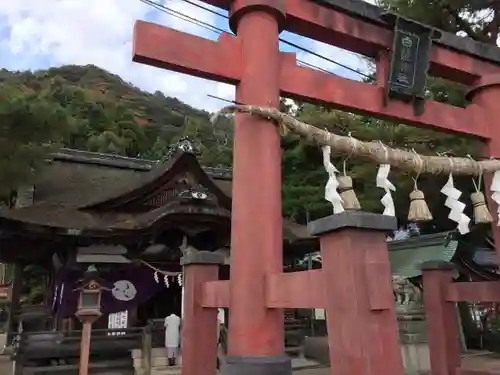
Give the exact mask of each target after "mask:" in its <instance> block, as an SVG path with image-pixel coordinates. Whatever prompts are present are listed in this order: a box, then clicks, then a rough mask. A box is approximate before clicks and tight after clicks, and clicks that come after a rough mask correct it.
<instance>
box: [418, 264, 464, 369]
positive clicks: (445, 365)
mask: <svg viewBox="0 0 500 375" xmlns="http://www.w3.org/2000/svg"><path fill="white" fill-rule="evenodd" d="M454 269H455V266H454V264H453V263H449V262H442V261H429V262H425V263H424V264H423V265H422V280H423V289H424V293H423V295H424V308H425V313H426V317H427V329H428V337H429V353H430V362H431V373H432V375H455V374H456V370H457V368H458V367H460V363H461V358H460V332H459V325H458V317H457V310H456V306H455V303H454V302H453V301H447V300H446V296H447V292H448V289H449V286H450V285H451V283H452V281H453V270H454Z"/></svg>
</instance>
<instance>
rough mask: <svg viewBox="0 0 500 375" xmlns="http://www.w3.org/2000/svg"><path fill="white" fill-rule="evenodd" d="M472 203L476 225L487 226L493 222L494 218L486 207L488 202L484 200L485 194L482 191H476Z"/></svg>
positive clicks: (472, 196) (471, 196)
mask: <svg viewBox="0 0 500 375" xmlns="http://www.w3.org/2000/svg"><path fill="white" fill-rule="evenodd" d="M470 199H471V201H472V206H473V207H474V223H475V224H487V223H492V222H493V217H492V216H491V214H490V211H489V210H488V207H487V206H486V201H485V199H484V194H483V193H482V192H480V191H476V192H474V193H472V194H471V195H470Z"/></svg>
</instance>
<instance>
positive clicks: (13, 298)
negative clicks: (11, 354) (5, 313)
mask: <svg viewBox="0 0 500 375" xmlns="http://www.w3.org/2000/svg"><path fill="white" fill-rule="evenodd" d="M23 270H24V264H23V263H16V264H14V272H13V273H12V280H11V286H10V293H9V317H8V319H7V336H6V340H5V346H11V345H12V344H13V339H14V337H15V335H16V334H17V329H18V324H19V314H20V308H21V288H22V286H23Z"/></svg>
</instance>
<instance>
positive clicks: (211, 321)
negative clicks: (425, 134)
mask: <svg viewBox="0 0 500 375" xmlns="http://www.w3.org/2000/svg"><path fill="white" fill-rule="evenodd" d="M204 1H205V2H206V3H208V4H211V5H214V6H217V7H220V8H224V9H229V10H230V27H231V29H232V30H233V31H234V32H235V33H236V35H237V36H236V37H232V36H230V35H225V34H223V35H222V36H221V37H220V38H219V40H218V41H210V40H206V39H203V38H200V37H196V36H192V35H189V34H186V33H183V32H179V31H176V30H173V29H170V28H167V27H163V26H160V25H155V24H151V23H147V22H143V21H138V22H137V23H136V25H135V30H134V57H133V59H134V61H136V62H140V63H144V64H148V65H152V66H156V67H159V68H162V69H169V70H173V71H176V72H181V73H186V74H190V75H194V76H197V77H202V78H207V79H211V80H216V81H220V82H225V83H230V84H234V85H236V101H237V102H239V103H243V104H251V105H261V106H266V107H278V105H279V97H280V94H281V95H283V96H287V97H291V98H296V99H300V100H304V101H309V102H316V103H324V104H328V105H330V106H333V107H336V108H339V109H342V110H348V111H353V112H357V113H364V114H367V115H372V116H374V117H379V118H385V119H391V120H396V121H399V122H401V123H406V124H411V125H415V126H425V127H431V128H434V129H437V130H442V131H448V132H455V133H459V134H464V135H469V136H474V137H478V138H480V139H482V140H483V141H484V143H485V146H486V147H485V154H486V155H487V156H491V157H500V155H499V154H500V131H499V130H497V129H496V128H495V127H494V126H493V125H492V123H491V121H492V119H495V118H496V117H495V115H497V113H498V112H497V111H496V108H495V105H497V106H498V103H499V102H500V74H499V73H500V50H498V49H497V48H495V47H492V46H486V45H481V44H479V43H474V42H472V41H470V40H466V39H462V38H459V37H457V36H454V35H451V34H443V35H442V37H441V38H440V39H439V41H437V42H435V43H434V44H433V45H432V47H431V49H430V52H429V54H430V55H429V62H430V66H429V73H430V74H431V75H434V76H438V77H443V78H446V79H449V80H452V81H455V82H459V83H461V84H464V85H466V86H468V87H469V88H470V89H471V92H470V98H471V100H472V104H471V105H469V106H467V108H458V107H454V106H450V105H446V104H441V103H437V102H432V101H426V102H425V111H424V112H423V113H422V114H421V115H419V116H417V115H416V114H415V110H414V108H413V107H412V105H410V104H408V103H405V102H403V101H399V100H387V95H386V94H387V80H388V76H389V66H390V63H389V60H390V52H389V51H390V50H391V46H392V41H393V30H392V27H391V26H390V25H388V24H387V23H385V22H384V21H383V20H382V19H381V17H380V9H379V8H377V7H374V6H371V5H369V4H366V3H364V2H361V1H355V0H323V1H319V0H316V1H313V0H204ZM282 30H288V31H291V32H293V33H296V34H299V35H303V36H307V37H310V38H313V39H315V40H318V41H322V42H325V43H328V44H331V45H335V46H338V47H341V48H344V49H347V50H350V51H353V52H357V53H361V54H363V55H366V56H369V57H373V58H375V59H376V64H377V84H376V85H370V84H367V83H361V82H356V81H352V80H348V79H344V78H341V77H338V76H335V75H329V74H325V73H322V72H319V71H315V70H312V69H309V68H305V67H300V66H297V65H296V59H295V54H294V53H283V52H279V48H278V36H279V33H280V32H281V31H282ZM280 153H281V150H280V139H279V134H278V130H277V129H276V127H275V126H274V125H273V124H271V123H269V121H266V120H263V119H259V118H255V117H252V116H249V115H244V114H238V115H236V125H235V134H234V165H233V167H234V172H233V209H232V236H231V242H232V243H231V280H230V281H217V267H216V266H215V265H216V264H217V263H218V262H219V261H220V260H219V259H217V256H216V255H214V254H208V253H205V252H201V253H198V254H191V255H189V256H187V257H185V258H184V259H183V263H184V266H185V285H186V291H185V310H184V328H183V335H182V337H183V339H182V345H183V347H182V351H183V369H182V373H183V375H215V373H216V370H215V359H216V351H215V347H216V314H217V312H216V308H217V307H230V319H229V356H228V363H227V365H226V366H225V368H224V369H223V373H225V374H231V375H232V374H238V375H253V374H262V375H267V374H273V375H281V374H283V375H285V374H290V373H291V366H290V361H289V359H288V358H287V357H285V356H284V354H283V353H284V347H283V346H284V343H283V336H284V332H283V314H282V310H281V309H282V308H289V307H290V308H293V307H300V308H318V307H326V309H327V324H328V331H329V332H330V335H329V344H330V357H331V358H332V373H333V374H335V375H347V374H349V375H351V374H356V375H357V374H376V373H377V374H381V373H387V374H394V375H402V374H403V366H402V362H401V357H400V351H399V343H398V336H397V325H396V324H397V323H396V316H395V312H394V306H393V305H394V303H393V297H392V287H391V284H390V269H389V261H388V254H387V248H386V243H385V236H384V235H383V230H388V229H391V228H392V227H393V226H395V224H396V223H395V219H394V218H389V217H384V216H382V215H375V214H369V213H359V212H358V213H345V214H342V215H333V216H330V217H328V218H324V219H321V220H319V221H317V222H315V223H313V224H312V225H311V228H312V232H313V233H315V234H317V235H320V241H321V252H322V257H323V271H322V270H319V271H308V272H300V273H292V274H283V273H282V216H281V157H280V156H281V155H280ZM488 195H489V194H488ZM490 203H492V202H490ZM492 209H493V210H495V209H496V207H492ZM494 238H495V240H496V243H500V229H499V228H497V227H494ZM499 249H500V248H497V251H499ZM441 268H442V267H441V265H432V264H431V265H427V269H426V270H425V271H424V283H426V282H427V283H438V282H440V283H441V284H442V285H443V288H440V287H436V288H429V289H427V288H426V293H425V294H426V297H425V298H426V300H425V302H426V306H427V311H428V324H429V326H430V332H429V335H430V346H431V365H432V367H433V375H454V374H455V370H456V367H458V366H459V365H460V357H459V352H458V351H457V350H458V344H457V345H455V344H453V342H454V340H455V339H456V337H455V338H454V335H455V334H456V331H455V330H454V329H453V328H450V327H451V326H450V325H449V324H450V321H453V319H454V316H455V315H454V314H455V313H454V310H453V311H452V312H451V310H450V306H451V307H452V304H453V302H454V301H457V300H459V299H460V298H463V299H470V298H472V299H473V300H475V301H479V300H500V295H499V294H500V293H499V292H498V290H500V288H498V286H499V285H498V284H497V283H477V285H478V286H480V288H476V289H474V291H471V289H470V287H466V288H460V287H456V284H452V286H453V288H452V286H450V285H447V284H446V283H450V282H451V277H450V276H449V275H450V274H449V272H448V270H443V269H441ZM445 268H446V265H445ZM479 284H480V285H479ZM430 285H433V284H430ZM326 286H328V293H326ZM334 307H335V308H334ZM455 341H456V340H455ZM457 343H458V341H457ZM211 347H213V348H214V349H213V350H207V348H211ZM457 356H458V359H457Z"/></svg>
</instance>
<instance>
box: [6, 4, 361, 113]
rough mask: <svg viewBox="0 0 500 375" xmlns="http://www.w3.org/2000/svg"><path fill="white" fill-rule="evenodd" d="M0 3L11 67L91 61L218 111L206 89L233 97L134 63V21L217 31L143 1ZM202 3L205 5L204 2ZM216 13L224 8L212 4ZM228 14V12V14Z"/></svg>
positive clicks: (318, 46)
mask: <svg viewBox="0 0 500 375" xmlns="http://www.w3.org/2000/svg"><path fill="white" fill-rule="evenodd" d="M156 1H157V2H158V3H161V4H163V5H165V6H167V7H169V8H171V9H174V10H176V11H178V12H181V13H183V14H187V15H189V16H190V17H193V18H195V19H197V20H201V21H203V22H206V23H208V24H211V25H215V26H216V27H218V28H220V29H224V30H228V25H227V20H226V19H224V18H222V17H218V16H216V15H214V14H212V13H210V12H207V11H205V10H203V9H200V8H198V7H195V6H193V5H190V4H188V3H186V2H184V1H183V0H156ZM4 3H5V4H2V7H0V67H1V68H6V69H9V70H26V69H30V70H37V69H44V68H48V67H52V66H60V65H64V64H79V65H85V64H94V65H97V66H99V67H101V68H104V69H106V70H109V71H111V72H112V73H115V74H118V75H120V76H121V77H122V78H123V79H124V80H126V81H128V82H131V83H133V84H134V85H136V86H138V87H140V88H142V89H144V90H148V91H156V90H159V91H162V92H164V94H165V95H168V96H175V97H178V98H179V99H180V100H182V101H184V102H187V103H188V104H191V105H193V106H196V107H198V108H205V109H207V110H210V111H212V110H215V109H217V108H219V107H221V106H223V105H224V103H223V102H221V101H219V100H216V99H210V98H209V97H208V96H207V94H212V95H216V96H219V97H223V98H226V99H233V98H234V88H233V87H232V86H229V85H225V84H220V83H216V82H210V81H206V80H201V79H198V78H194V77H188V76H185V75H181V74H178V73H173V72H168V71H162V70H160V69H156V68H152V67H148V66H143V65H140V64H136V63H133V62H132V61H131V56H132V28H133V24H134V21H135V20H136V19H142V20H147V21H152V22H157V23H159V24H162V25H165V26H169V27H172V28H175V29H178V30H182V31H184V32H188V33H190V34H194V35H198V36H202V37H205V38H209V39H215V38H217V35H216V34H215V33H213V32H210V31H208V30H206V29H204V28H202V27H200V26H198V25H193V24H191V23H188V22H186V21H183V20H180V19H179V18H176V17H174V16H171V15H168V14H165V13H163V12H160V11H158V10H155V9H154V8H152V7H150V6H148V5H146V4H143V3H141V2H140V1H139V0H127V1H124V0H86V1H83V0H43V1H40V0H16V1H10V2H4ZM203 6H204V7H208V6H207V5H206V4H203ZM212 9H214V10H217V11H218V12H219V13H225V12H224V11H222V10H220V9H216V8H212ZM226 14H227V13H226ZM282 37H283V38H285V39H287V40H289V41H291V42H294V43H296V44H299V45H301V46H303V47H306V48H308V49H310V50H312V51H314V52H316V53H318V54H320V55H322V56H325V57H328V58H330V59H332V60H335V61H338V62H340V63H342V64H345V65H347V66H350V67H352V68H354V69H357V70H366V63H365V62H364V61H363V60H362V59H361V58H360V57H359V56H356V55H354V54H351V53H347V52H345V51H342V50H339V49H337V48H334V47H331V46H327V45H325V44H323V43H319V42H315V41H312V40H309V39H306V38H303V37H299V36H296V35H293V34H290V33H286V32H285V33H283V34H282ZM281 49H282V50H285V51H289V52H297V57H298V58H299V59H301V60H303V61H306V62H308V63H311V64H314V65H316V66H318V67H320V68H322V69H326V70H328V71H330V72H333V73H336V74H339V75H342V76H345V77H349V78H353V79H356V78H357V79H359V78H360V77H359V76H358V77H356V74H355V73H352V72H350V71H348V70H346V69H344V68H341V67H339V66H336V65H334V64H332V63H331V62H328V61H326V60H323V59H320V58H318V57H316V56H314V55H311V54H307V53H303V52H300V51H295V50H294V49H293V48H291V47H289V46H286V45H283V46H281Z"/></svg>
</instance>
